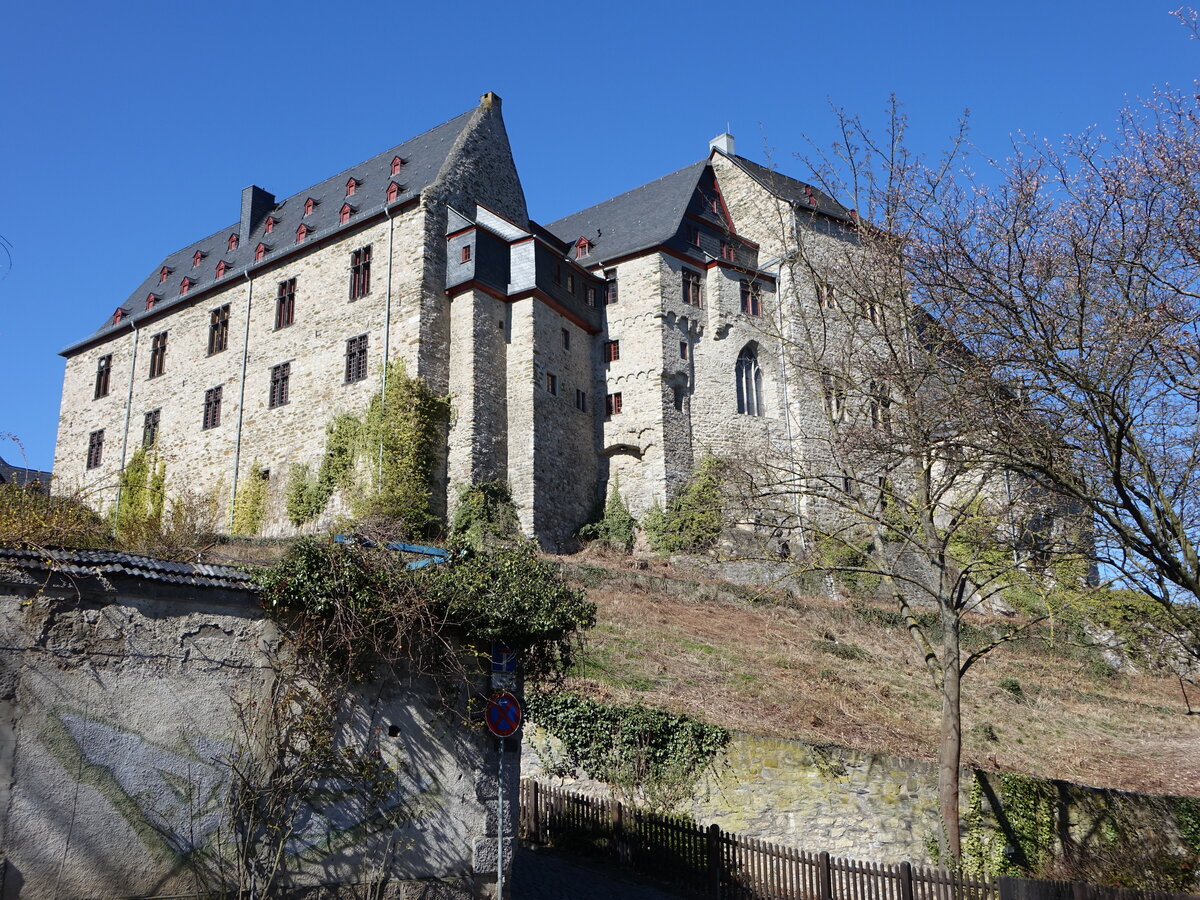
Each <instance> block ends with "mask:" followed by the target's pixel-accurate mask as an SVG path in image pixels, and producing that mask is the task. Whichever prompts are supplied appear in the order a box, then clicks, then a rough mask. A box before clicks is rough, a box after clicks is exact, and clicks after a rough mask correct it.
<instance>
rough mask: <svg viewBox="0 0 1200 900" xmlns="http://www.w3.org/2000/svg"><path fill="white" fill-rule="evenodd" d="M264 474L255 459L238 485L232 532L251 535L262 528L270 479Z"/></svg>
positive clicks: (234, 502) (234, 503)
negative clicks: (248, 472) (248, 471)
mask: <svg viewBox="0 0 1200 900" xmlns="http://www.w3.org/2000/svg"><path fill="white" fill-rule="evenodd" d="M265 476H266V472H265V471H264V469H263V467H262V466H261V465H259V464H258V461H257V460H256V461H255V463H254V465H252V466H251V467H250V474H249V475H247V476H246V478H244V479H243V480H242V483H241V484H240V485H239V486H238V492H237V498H236V499H235V500H234V501H233V523H232V528H231V530H232V532H233V533H234V534H237V535H244V536H249V537H253V536H254V535H256V534H258V532H259V529H261V528H262V522H263V516H264V515H265V513H266V508H267V489H268V488H269V487H270V481H269V480H268V479H267V478H266V477H265Z"/></svg>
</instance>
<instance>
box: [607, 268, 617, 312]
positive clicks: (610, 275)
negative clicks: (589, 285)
mask: <svg viewBox="0 0 1200 900" xmlns="http://www.w3.org/2000/svg"><path fill="white" fill-rule="evenodd" d="M617 298H618V295H617V270H616V269H605V270H604V305H605V306H611V305H612V304H614V303H616V302H617Z"/></svg>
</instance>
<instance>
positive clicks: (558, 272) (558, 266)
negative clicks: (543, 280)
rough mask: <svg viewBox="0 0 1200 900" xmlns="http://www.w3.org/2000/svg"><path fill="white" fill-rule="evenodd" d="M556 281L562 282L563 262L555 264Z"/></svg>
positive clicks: (556, 282) (557, 282)
mask: <svg viewBox="0 0 1200 900" xmlns="http://www.w3.org/2000/svg"><path fill="white" fill-rule="evenodd" d="M554 283H555V284H562V263H555V264H554Z"/></svg>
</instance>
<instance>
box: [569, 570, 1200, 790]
mask: <svg viewBox="0 0 1200 900" xmlns="http://www.w3.org/2000/svg"><path fill="white" fill-rule="evenodd" d="M588 562H589V563H591V564H596V565H600V566H609V567H611V568H612V570H613V572H614V573H615V574H616V576H617V577H616V578H614V579H612V580H611V581H606V582H605V583H604V584H603V585H602V586H600V587H596V588H593V589H591V590H590V595H591V597H592V599H593V600H595V601H596V603H597V604H598V606H599V613H598V623H597V626H596V628H595V629H594V630H593V632H592V633H591V635H590V636H589V638H588V646H587V649H586V650H585V652H584V654H583V656H582V658H581V662H580V664H579V666H578V667H577V669H576V671H575V673H574V675H573V676H572V679H571V681H572V684H573V686H574V687H575V688H576V689H580V690H583V691H585V692H586V693H589V694H591V695H593V696H601V697H607V698H610V699H614V700H619V701H622V702H628V701H631V700H635V699H640V700H643V701H644V702H646V703H650V704H653V705H658V706H664V707H668V708H671V709H675V710H679V711H686V712H689V713H692V714H694V715H697V716H700V717H701V718H704V719H705V720H707V721H710V722H715V723H718V724H721V725H724V726H725V727H727V728H731V729H738V730H744V731H750V732H755V733H758V734H765V735H772V736H778V737H786V738H795V739H799V740H803V741H813V742H828V743H835V744H840V745H843V746H847V747H853V748H856V749H860V750H866V751H875V752H886V753H891V754H896V755H899V756H907V757H914V758H921V759H932V758H933V757H934V755H935V754H936V740H937V733H938V726H939V718H940V716H939V705H938V697H937V695H936V693H935V691H934V690H933V688H932V686H931V682H930V679H929V676H928V675H927V674H926V672H925V670H924V669H923V668H922V665H921V662H920V659H919V657H918V655H917V653H916V650H915V647H914V645H913V643H912V640H911V639H910V638H909V636H908V635H907V633H906V632H905V631H904V629H903V628H901V627H898V626H896V625H889V624H887V619H888V613H889V612H890V610H889V608H888V607H886V606H883V605H870V604H865V603H861V602H858V603H854V604H851V603H848V602H838V601H833V600H822V599H811V598H802V599H799V600H795V599H792V600H788V601H786V602H785V603H780V602H779V600H778V599H777V598H771V599H769V600H767V599H764V600H763V601H762V602H755V601H754V599H753V598H748V599H746V598H743V599H736V598H735V597H734V596H733V594H732V593H731V594H730V595H726V599H724V600H720V601H714V600H697V599H695V598H694V597H689V596H679V594H680V590H679V587H680V586H679V585H678V584H677V583H676V584H672V583H671V575H672V573H671V571H670V569H668V568H665V567H661V566H659V567H655V568H653V570H652V572H650V573H639V575H643V576H644V575H645V574H652V575H654V576H658V577H661V578H662V579H664V581H661V582H659V585H660V587H661V590H660V589H656V588H655V587H654V586H653V585H650V586H638V585H631V584H629V579H628V578H622V577H621V573H622V572H624V573H625V574H626V575H628V573H629V569H628V564H627V563H624V562H620V561H617V560H611V561H609V560H605V559H604V558H595V557H593V558H591V559H589V560H588ZM645 580H650V581H656V580H657V579H645V578H644V577H643V581H645ZM690 580H694V578H692V579H690ZM733 593H738V592H737V591H734V592H733ZM741 593H743V594H744V593H745V592H741ZM970 624H971V625H973V626H976V627H977V628H980V629H984V630H986V629H989V628H991V627H995V626H999V625H1001V624H1005V625H1007V624H1009V623H1008V621H1007V620H995V621H989V620H988V619H986V618H983V617H979V618H976V619H972V620H971V623H970ZM981 633H982V632H981ZM1049 638H1050V635H1049V633H1048V632H1046V631H1042V632H1040V633H1039V636H1038V638H1037V639H1033V638H1031V639H1028V640H1025V641H1021V642H1017V643H1014V644H1009V645H1005V646H1004V647H1001V648H999V649H997V650H995V651H993V653H992V654H990V655H989V656H988V657H986V658H985V659H984V660H983V661H981V662H980V663H978V664H976V665H975V666H974V667H973V668H972V670H971V671H970V672H969V673H968V675H967V677H966V679H965V681H964V697H963V709H964V723H963V731H964V757H963V762H964V764H965V765H975V766H980V767H983V768H986V769H991V770H1007V771H1017V772H1024V773H1029V774H1034V775H1039V776H1043V777H1049V778H1062V779H1066V780H1069V781H1074V782H1079V783H1083V784H1091V785H1098V786H1104V787H1113V788H1120V789H1123V790H1131V791H1141V792H1146V793H1170V794H1184V795H1192V796H1196V795H1200V716H1191V717H1189V716H1187V715H1186V707H1185V706H1184V703H1183V697H1182V696H1181V694H1180V688H1179V683H1178V681H1176V680H1174V679H1172V678H1166V677H1160V676H1155V675H1152V674H1120V675H1116V674H1109V670H1108V669H1107V668H1106V666H1105V665H1104V664H1103V662H1102V660H1101V658H1100V656H1099V654H1098V653H1097V652H1096V651H1095V650H1094V649H1093V648H1090V647H1086V646H1083V645H1072V644H1071V643H1070V642H1067V641H1064V640H1062V639H1061V637H1059V639H1058V640H1056V641H1055V643H1053V644H1051V643H1050V642H1049ZM1013 682H1015V683H1016V685H1019V689H1020V696H1017V695H1016V694H1015V693H1014V687H1013ZM1197 699H1200V698H1193V705H1196V700H1197Z"/></svg>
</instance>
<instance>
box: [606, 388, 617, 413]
mask: <svg viewBox="0 0 1200 900" xmlns="http://www.w3.org/2000/svg"><path fill="white" fill-rule="evenodd" d="M620 413H621V392H620V391H618V392H617V393H615V394H605V395H604V414H605V415H606V416H616V415H620Z"/></svg>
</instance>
